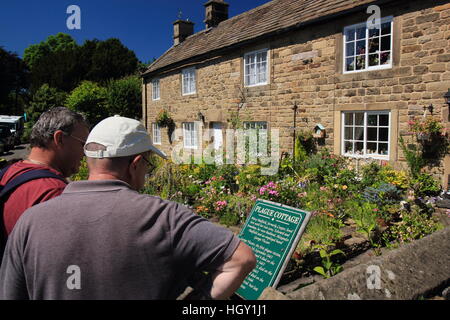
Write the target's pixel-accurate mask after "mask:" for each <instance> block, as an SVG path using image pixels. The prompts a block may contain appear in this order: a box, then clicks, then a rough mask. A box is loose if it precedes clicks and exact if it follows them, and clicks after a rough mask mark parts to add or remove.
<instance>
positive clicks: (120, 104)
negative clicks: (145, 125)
mask: <svg viewBox="0 0 450 320" xmlns="http://www.w3.org/2000/svg"><path fill="white" fill-rule="evenodd" d="M141 100H142V85H141V80H140V78H139V77H138V76H130V77H127V78H123V79H119V80H111V81H110V82H109V83H108V87H107V105H108V111H109V114H110V115H115V114H118V115H121V116H123V117H128V118H134V119H140V118H141V117H142V107H141Z"/></svg>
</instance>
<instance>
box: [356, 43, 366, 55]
mask: <svg viewBox="0 0 450 320" xmlns="http://www.w3.org/2000/svg"><path fill="white" fill-rule="evenodd" d="M365 53H366V40H363V41H357V42H356V54H365Z"/></svg>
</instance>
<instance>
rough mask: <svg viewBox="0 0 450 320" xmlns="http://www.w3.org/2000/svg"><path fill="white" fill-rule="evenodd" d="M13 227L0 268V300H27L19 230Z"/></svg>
mask: <svg viewBox="0 0 450 320" xmlns="http://www.w3.org/2000/svg"><path fill="white" fill-rule="evenodd" d="M18 229H20V228H19V225H18V226H17V228H14V230H13V232H12V233H11V235H10V236H9V239H8V242H7V244H6V249H5V253H4V256H3V261H2V263H1V268H0V300H28V299H29V298H30V297H29V296H28V290H27V286H26V280H25V274H24V271H23V265H22V263H21V261H22V258H21V250H20V248H22V245H21V241H20V233H19V232H20V231H19V230H18Z"/></svg>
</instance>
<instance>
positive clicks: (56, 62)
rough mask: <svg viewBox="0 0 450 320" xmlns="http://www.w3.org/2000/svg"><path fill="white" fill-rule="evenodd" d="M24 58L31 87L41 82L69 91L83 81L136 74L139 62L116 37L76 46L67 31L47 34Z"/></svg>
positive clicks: (31, 47) (104, 80)
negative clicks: (28, 70) (30, 76)
mask: <svg viewBox="0 0 450 320" xmlns="http://www.w3.org/2000/svg"><path fill="white" fill-rule="evenodd" d="M24 60H25V62H26V63H27V64H28V66H29V67H30V69H31V72H32V78H31V84H32V90H33V91H34V90H37V89H38V88H40V87H41V86H42V85H43V84H44V83H47V84H49V85H50V86H51V87H54V88H57V89H59V90H63V91H66V92H69V91H71V90H73V89H74V88H76V87H77V86H78V84H79V83H80V82H81V81H83V80H89V81H94V82H99V83H102V84H105V83H106V82H108V81H109V80H110V79H119V78H122V77H125V76H128V75H131V74H134V73H136V71H137V70H138V65H139V61H138V59H137V58H136V55H135V54H134V52H133V51H131V50H129V49H128V48H126V47H125V46H124V45H123V44H122V43H121V42H120V40H119V39H115V38H111V39H107V40H104V41H100V40H97V39H94V40H86V41H85V43H84V44H83V45H81V46H79V45H78V44H77V43H76V42H75V40H74V39H73V38H72V37H71V36H70V35H67V34H64V33H58V34H56V35H52V36H49V37H48V38H47V39H46V40H45V41H42V42H41V43H39V44H33V45H31V46H29V47H28V48H26V49H25V53H24Z"/></svg>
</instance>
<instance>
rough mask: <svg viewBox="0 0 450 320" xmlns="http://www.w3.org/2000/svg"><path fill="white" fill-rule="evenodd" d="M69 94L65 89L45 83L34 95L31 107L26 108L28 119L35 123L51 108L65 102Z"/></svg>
mask: <svg viewBox="0 0 450 320" xmlns="http://www.w3.org/2000/svg"><path fill="white" fill-rule="evenodd" d="M66 98H67V94H66V93H65V92H64V91H61V90H58V89H55V88H52V87H50V86H49V85H48V84H43V85H42V86H41V87H40V88H39V89H38V90H37V91H36V92H35V93H34V95H33V98H32V101H31V102H30V105H29V107H28V108H27V109H26V111H27V116H28V119H27V120H28V121H31V123H35V122H36V121H37V120H38V119H39V117H40V115H41V114H42V113H43V112H44V111H46V110H49V109H51V108H54V107H60V106H63V105H64V104H65V100H66Z"/></svg>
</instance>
